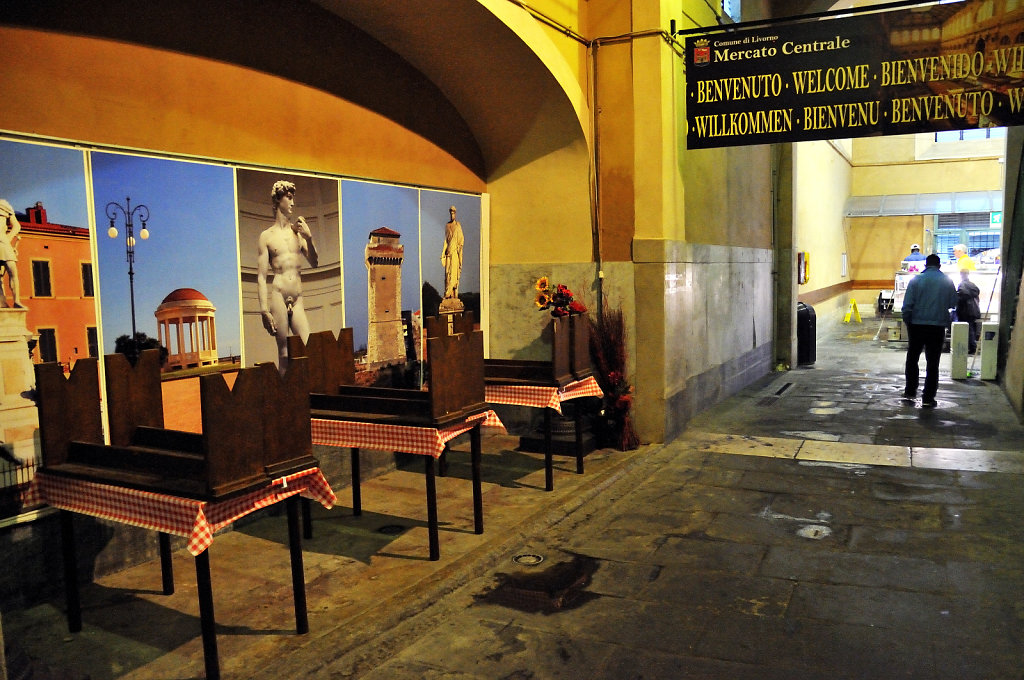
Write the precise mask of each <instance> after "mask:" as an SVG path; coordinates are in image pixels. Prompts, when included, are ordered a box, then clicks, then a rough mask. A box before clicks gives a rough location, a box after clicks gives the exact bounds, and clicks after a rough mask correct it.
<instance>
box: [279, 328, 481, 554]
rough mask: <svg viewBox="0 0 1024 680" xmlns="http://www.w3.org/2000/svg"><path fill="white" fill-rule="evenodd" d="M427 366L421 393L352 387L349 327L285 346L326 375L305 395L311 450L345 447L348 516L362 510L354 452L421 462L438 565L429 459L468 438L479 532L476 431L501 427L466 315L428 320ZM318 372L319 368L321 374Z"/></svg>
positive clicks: (478, 339)
mask: <svg viewBox="0 0 1024 680" xmlns="http://www.w3.org/2000/svg"><path fill="white" fill-rule="evenodd" d="M426 330H427V362H428V365H429V370H430V380H429V383H428V384H427V385H426V386H425V389H393V388H381V387H359V386H355V385H352V384H350V383H351V382H353V381H354V358H353V356H352V340H351V334H352V329H350V328H346V329H342V331H341V333H339V335H338V337H337V338H335V337H334V335H333V333H331V332H330V331H323V332H321V333H315V334H311V335H310V336H309V340H308V341H307V342H306V343H303V342H302V340H301V339H300V338H297V337H291V338H289V340H288V351H289V356H291V357H307V358H308V359H309V361H310V366H311V372H312V373H313V374H314V375H317V374H319V373H323V374H324V375H326V376H327V377H325V378H324V380H322V381H320V382H319V383H318V384H317V385H316V388H317V389H318V390H320V391H313V392H311V393H310V395H309V402H310V406H311V408H312V411H311V415H312V418H313V420H312V440H313V443H315V444H321V445H327V446H341V447H348V448H350V449H351V459H352V499H353V510H354V512H355V513H356V514H357V515H358V514H360V513H361V511H362V507H361V506H362V500H361V491H360V486H359V449H360V448H370V449H375V450H384V451H401V452H405V453H412V454H417V455H422V456H424V472H425V475H426V493H427V518H428V519H427V525H428V533H429V543H430V559H431V560H438V559H440V544H439V540H438V523H437V499H436V490H435V476H436V469H435V467H436V466H435V460H436V459H437V458H440V457H441V455H442V454H443V453H444V451H445V447H446V444H447V442H449V441H450V440H452V439H454V438H455V437H457V436H459V435H460V434H463V433H466V432H469V433H470V441H471V444H470V447H471V450H470V456H471V467H472V469H473V520H474V531H475V532H476V533H478V534H480V533H483V530H484V529H483V500H482V492H481V476H480V456H481V452H480V426H481V425H482V424H484V423H485V422H486V423H487V424H489V425H497V426H500V422H501V421H500V420H498V418H497V416H496V415H495V414H494V413H493V412H491V411H489V409H488V408H487V403H486V401H485V398H484V367H483V334H482V333H481V332H480V331H479V330H477V329H475V328H474V324H473V319H472V315H470V314H463V315H459V314H456V315H452V316H451V318H447V317H446V318H445V319H442V320H438V319H436V318H430V319H427V328H426ZM321 367H323V370H322V371H321Z"/></svg>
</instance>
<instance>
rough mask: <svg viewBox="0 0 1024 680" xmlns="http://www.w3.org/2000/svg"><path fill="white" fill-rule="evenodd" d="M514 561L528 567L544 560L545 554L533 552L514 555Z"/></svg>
mask: <svg viewBox="0 0 1024 680" xmlns="http://www.w3.org/2000/svg"><path fill="white" fill-rule="evenodd" d="M512 561H513V562H515V563H516V564H521V565H523V566H526V567H533V566H536V565H538V564H540V563H541V562H543V561H544V556H543V555H534V554H533V553H523V554H522V555H516V556H515V557H513V558H512Z"/></svg>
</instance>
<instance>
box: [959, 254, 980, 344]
mask: <svg viewBox="0 0 1024 680" xmlns="http://www.w3.org/2000/svg"><path fill="white" fill-rule="evenodd" d="M980 297H981V289H980V288H978V285H977V284H976V283H974V282H973V281H971V272H970V271H969V270H967V269H961V270H960V285H959V286H957V289H956V320H957V321H966V322H967V351H968V352H969V353H971V354H974V352H975V350H976V349H977V348H978V319H980V318H981V305H980V304H979V302H978V300H979V298H980Z"/></svg>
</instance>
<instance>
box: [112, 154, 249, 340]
mask: <svg viewBox="0 0 1024 680" xmlns="http://www.w3.org/2000/svg"><path fill="white" fill-rule="evenodd" d="M92 173H93V194H94V200H95V210H96V222H97V232H98V234H97V237H96V241H97V251H98V253H99V262H98V269H99V277H100V295H101V305H102V316H103V318H102V328H103V351H104V353H110V352H113V349H114V341H115V340H116V338H117V337H118V336H119V335H125V334H130V333H131V304H130V297H129V285H128V283H129V281H128V262H127V260H126V255H125V241H124V238H125V220H124V216H123V215H122V213H121V212H120V211H117V213H116V218H115V221H114V225H115V226H116V227H117V230H118V236H117V238H110V237H109V236H107V229H108V227H109V226H110V221H109V219H108V218H107V214H106V208H105V207H106V205H107V204H108V203H109V202H111V201H115V202H117V203H119V204H120V205H122V206H125V204H126V200H125V199H126V197H130V198H131V206H132V208H133V209H134V207H135V206H137V205H139V204H145V205H146V206H147V207H148V208H149V221H148V222H147V228H148V230H149V233H150V237H149V239H148V240H146V241H143V240H141V239H140V238H139V232H140V230H141V224H140V223H139V220H138V214H136V218H135V219H134V220H133V223H134V225H135V237H136V246H135V311H136V327H137V329H138V331H139V332H140V333H145V334H146V335H148V336H150V337H153V338H155V337H156V336H157V323H156V317H155V316H154V312H155V311H156V308H157V307H158V306H159V305H160V303H161V302H162V301H163V299H164V298H165V297H166V296H167V295H168V294H169V293H171V292H172V291H174V290H176V289H178V288H195V289H196V290H198V291H199V292H201V293H202V294H203V295H205V296H206V297H207V298H208V299H209V300H210V301H211V302H212V303H213V304H214V306H215V307H216V309H217V311H216V315H215V319H216V329H217V349H218V353H219V354H220V355H221V356H226V355H228V354H229V353H235V354H237V353H238V352H239V351H240V349H241V339H240V338H241V332H240V323H241V311H240V309H239V288H238V286H239V283H238V255H237V244H236V228H235V221H236V212H235V201H234V195H235V193H234V172H233V170H232V169H231V168H228V167H224V166H219V165H208V164H203V163H189V162H184V161H177V160H168V159H160V158H149V157H142V156H131V155H123V154H112V153H96V152H94V153H93V154H92Z"/></svg>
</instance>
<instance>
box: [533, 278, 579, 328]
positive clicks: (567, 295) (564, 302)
mask: <svg viewBox="0 0 1024 680" xmlns="http://www.w3.org/2000/svg"><path fill="white" fill-rule="evenodd" d="M534 288H536V289H537V299H536V303H537V309H550V310H551V316H553V317H556V318H557V317H560V316H575V315H577V314H586V312H587V307H586V305H584V304H583V303H582V302H580V301H579V300H574V299H573V295H572V291H571V290H569V288H568V287H567V286H564V285H562V284H558V285H557V286H552V285H551V282H550V281H549V280H548V277H546V276H542V277H540V278H539V279H537V283H536V284H534Z"/></svg>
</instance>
